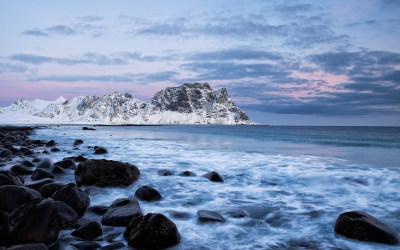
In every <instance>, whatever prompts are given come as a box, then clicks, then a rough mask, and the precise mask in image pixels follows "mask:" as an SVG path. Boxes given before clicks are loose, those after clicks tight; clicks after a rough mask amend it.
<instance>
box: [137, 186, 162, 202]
mask: <svg viewBox="0 0 400 250" xmlns="http://www.w3.org/2000/svg"><path fill="white" fill-rule="evenodd" d="M135 195H136V197H138V198H139V199H141V200H144V201H158V200H161V199H162V196H161V194H160V192H158V191H157V190H156V189H154V188H152V187H149V186H141V187H139V188H138V189H137V190H136V192H135Z"/></svg>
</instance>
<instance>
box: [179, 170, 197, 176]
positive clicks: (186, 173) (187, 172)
mask: <svg viewBox="0 0 400 250" xmlns="http://www.w3.org/2000/svg"><path fill="white" fill-rule="evenodd" d="M179 176H196V174H195V173H192V172H190V171H184V172H182V173H180V174H179Z"/></svg>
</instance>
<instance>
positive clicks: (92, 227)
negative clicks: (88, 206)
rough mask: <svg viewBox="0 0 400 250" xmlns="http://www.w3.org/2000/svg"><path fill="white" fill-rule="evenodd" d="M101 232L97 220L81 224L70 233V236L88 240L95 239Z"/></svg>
mask: <svg viewBox="0 0 400 250" xmlns="http://www.w3.org/2000/svg"><path fill="white" fill-rule="evenodd" d="M102 234H103V230H102V229H101V226H100V224H99V223H98V222H97V221H90V222H88V223H86V224H83V225H82V226H80V227H78V228H77V229H75V230H74V231H73V232H72V233H71V235H72V236H75V237H78V238H81V239H84V240H90V241H92V240H95V239H96V238H97V237H99V236H100V235H102Z"/></svg>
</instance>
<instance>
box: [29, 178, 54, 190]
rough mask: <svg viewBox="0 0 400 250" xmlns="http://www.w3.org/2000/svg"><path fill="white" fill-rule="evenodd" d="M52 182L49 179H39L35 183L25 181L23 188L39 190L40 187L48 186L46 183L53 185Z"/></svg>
mask: <svg viewBox="0 0 400 250" xmlns="http://www.w3.org/2000/svg"><path fill="white" fill-rule="evenodd" d="M53 182H54V180H53V179H50V178H44V179H40V180H37V181H27V182H25V186H27V187H29V188H32V189H35V190H39V189H40V188H41V187H42V186H44V185H46V184H48V183H53Z"/></svg>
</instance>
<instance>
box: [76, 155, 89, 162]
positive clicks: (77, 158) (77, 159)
mask: <svg viewBox="0 0 400 250" xmlns="http://www.w3.org/2000/svg"><path fill="white" fill-rule="evenodd" d="M86 160H87V158H86V157H84V156H83V155H78V156H77V157H75V158H74V161H76V162H84V161H86Z"/></svg>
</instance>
